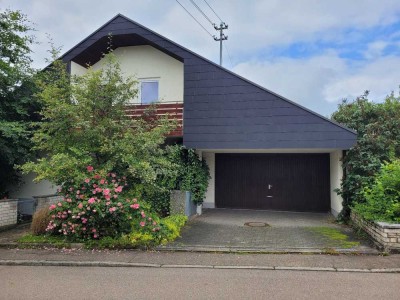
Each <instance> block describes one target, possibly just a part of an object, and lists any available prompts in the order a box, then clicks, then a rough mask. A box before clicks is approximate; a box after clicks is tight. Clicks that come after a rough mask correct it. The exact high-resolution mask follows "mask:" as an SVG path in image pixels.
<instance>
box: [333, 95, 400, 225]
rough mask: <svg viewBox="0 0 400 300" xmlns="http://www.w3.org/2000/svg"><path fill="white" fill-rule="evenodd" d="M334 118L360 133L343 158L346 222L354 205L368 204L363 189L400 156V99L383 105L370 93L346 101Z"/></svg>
mask: <svg viewBox="0 0 400 300" xmlns="http://www.w3.org/2000/svg"><path fill="white" fill-rule="evenodd" d="M332 118H333V119H334V120H335V121H337V122H339V123H342V124H344V125H346V126H348V127H349V128H352V129H354V130H356V131H357V133H358V135H357V143H356V145H355V146H354V147H353V148H351V149H350V150H349V151H348V152H347V153H346V156H345V157H344V159H343V168H344V170H345V173H346V175H345V177H344V179H343V181H342V185H341V188H340V190H339V191H338V193H339V194H340V195H342V197H343V206H344V208H343V211H342V215H341V217H342V218H343V219H347V218H348V216H349V214H350V209H351V207H352V206H353V204H354V203H362V202H364V201H365V199H364V193H363V190H364V188H365V187H366V186H369V185H371V184H372V183H373V182H374V176H375V174H377V172H379V170H380V168H381V165H382V163H383V162H386V161H389V160H391V159H392V158H393V157H400V97H398V96H397V97H396V96H395V95H394V94H393V93H392V94H390V95H389V96H388V97H387V98H386V99H385V101H384V102H383V103H374V102H371V101H370V100H369V99H368V92H366V93H365V94H364V95H363V96H361V97H358V98H357V99H356V100H355V101H353V102H348V101H343V102H342V103H341V104H340V105H339V108H338V110H337V111H336V112H335V113H334V114H333V115H332Z"/></svg>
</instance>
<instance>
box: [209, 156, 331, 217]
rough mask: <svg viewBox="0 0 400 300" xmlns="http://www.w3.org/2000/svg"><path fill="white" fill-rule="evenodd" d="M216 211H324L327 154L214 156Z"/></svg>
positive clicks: (326, 206)
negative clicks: (231, 209) (246, 209)
mask: <svg viewBox="0 0 400 300" xmlns="http://www.w3.org/2000/svg"><path fill="white" fill-rule="evenodd" d="M215 159H216V162H215V163H216V166H215V201H216V203H215V204H216V207H218V208H250V209H271V210H288V211H314V212H326V211H329V207H330V182H329V154H218V153H217V154H216V155H215Z"/></svg>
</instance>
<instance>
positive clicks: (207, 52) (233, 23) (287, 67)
mask: <svg viewBox="0 0 400 300" xmlns="http://www.w3.org/2000/svg"><path fill="white" fill-rule="evenodd" d="M179 2H180V3H181V4H182V5H183V6H184V7H186V9H187V10H189V11H190V12H191V13H192V15H193V16H194V17H195V18H196V19H197V20H198V21H199V22H200V23H201V24H202V25H203V26H204V27H205V28H206V30H207V31H208V32H209V33H211V35H214V34H217V32H216V31H215V30H214V28H213V26H212V25H211V23H209V21H208V20H207V19H206V18H205V17H204V16H203V15H202V14H201V13H200V12H199V11H198V10H197V9H196V7H195V6H194V5H193V4H192V3H191V0H179ZM193 2H195V3H196V4H197V5H198V6H199V7H200V8H201V9H202V11H203V12H204V13H205V14H206V15H207V16H208V18H209V19H210V20H211V22H213V23H217V24H218V23H219V22H220V19H219V18H218V17H220V18H221V19H222V20H223V21H224V22H225V23H226V24H228V25H229V28H228V30H226V31H225V34H226V35H228V40H227V41H226V42H224V52H223V61H224V63H223V65H224V67H225V68H227V69H229V70H231V71H233V72H235V73H237V74H239V75H241V76H244V77H246V78H248V79H250V80H252V81H254V82H256V83H258V84H260V85H262V86H264V87H265V88H267V89H269V90H272V91H274V92H276V93H278V94H280V95H282V96H284V97H286V98H289V99H290V100H292V101H295V102H297V103H299V104H300V105H303V106H305V107H307V108H309V109H312V110H314V111H316V112H318V113H320V114H322V115H324V116H329V115H330V114H331V113H332V112H334V111H335V110H336V108H337V105H338V103H340V102H341V100H342V99H345V98H346V99H349V100H352V99H355V98H356V97H357V96H360V95H362V94H363V93H364V91H365V90H369V91H370V97H369V98H370V99H371V100H373V101H377V102H380V101H383V100H384V98H385V97H386V95H388V94H390V93H391V92H392V91H394V92H395V93H396V94H397V93H398V91H399V85H400V1H399V0H351V1H349V0H335V1H331V0H286V1H282V0H218V1H217V0H207V3H208V4H210V6H211V7H212V8H213V9H214V11H215V12H216V14H217V15H216V14H214V13H213V11H212V10H210V8H209V7H208V6H207V3H206V2H205V1H204V0H193ZM6 8H10V9H19V10H21V11H22V12H23V13H25V14H26V15H27V16H28V18H29V19H30V20H31V21H32V22H33V23H34V27H35V28H36V32H35V35H36V36H37V40H38V42H39V43H38V44H37V45H35V46H34V48H33V50H34V53H33V55H32V57H33V59H34V66H35V67H38V68H41V67H44V66H45V65H46V63H45V58H46V57H49V53H48V50H49V48H50V46H49V43H48V41H49V40H48V36H50V37H51V38H52V40H53V42H54V44H55V45H56V46H61V47H62V51H61V52H66V51H67V50H69V49H70V48H72V47H73V46H75V45H76V44H77V43H79V42H80V41H81V40H83V39H84V38H85V37H87V36H88V35H90V34H91V33H92V32H93V31H95V30H96V29H97V28H99V27H100V26H102V25H103V24H104V23H106V22H107V21H108V20H109V19H111V18H112V17H114V16H115V15H116V14H118V13H121V14H123V15H125V16H127V17H129V18H131V19H133V20H134V21H136V22H138V23H141V24H142V25H144V26H146V27H148V28H150V29H152V30H154V31H156V32H158V33H160V34H161V35H164V36H165V37H167V38H169V39H171V40H173V41H175V42H177V43H178V44H180V45H182V46H184V47H186V48H188V49H190V50H192V51H194V52H196V53H198V54H200V55H201V56H203V57H205V58H208V59H210V60H212V61H214V62H216V63H218V62H219V43H218V42H216V41H214V40H213V38H212V37H211V36H210V35H209V33H207V32H206V31H205V30H204V29H203V28H202V27H200V26H199V25H198V24H197V23H196V22H195V21H194V20H193V19H192V17H190V16H189V14H188V13H187V12H185V10H184V9H183V8H182V7H181V6H180V5H179V4H178V3H177V1H176V0H113V1H109V0H107V1H104V0H18V1H16V0H0V9H1V10H4V9H6Z"/></svg>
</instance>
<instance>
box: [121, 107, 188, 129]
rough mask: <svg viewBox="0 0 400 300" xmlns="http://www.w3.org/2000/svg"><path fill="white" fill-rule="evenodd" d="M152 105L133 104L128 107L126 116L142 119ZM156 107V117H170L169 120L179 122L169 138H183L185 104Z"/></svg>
mask: <svg viewBox="0 0 400 300" xmlns="http://www.w3.org/2000/svg"><path fill="white" fill-rule="evenodd" d="M150 106H151V105H148V104H132V105H128V106H127V107H126V114H127V116H129V117H131V118H137V117H141V116H142V115H143V113H144V112H145V111H146V109H148V108H149V107H150ZM153 106H154V107H155V112H154V114H155V116H156V117H163V116H166V115H168V119H171V120H177V124H178V125H177V127H176V128H175V129H174V130H173V131H171V132H170V133H169V134H168V137H182V136H183V103H182V102H158V103H156V104H154V105H153Z"/></svg>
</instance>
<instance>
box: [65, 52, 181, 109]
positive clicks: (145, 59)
mask: <svg viewBox="0 0 400 300" xmlns="http://www.w3.org/2000/svg"><path fill="white" fill-rule="evenodd" d="M114 54H115V56H116V57H117V59H118V61H119V63H120V64H121V71H122V72H123V74H124V75H125V76H126V77H128V76H133V77H134V78H135V79H137V80H158V84H159V101H160V102H183V63H182V62H180V61H178V60H176V59H174V58H172V57H171V56H169V55H167V54H165V53H164V52H161V51H159V50H157V49H156V48H154V47H151V46H130V47H121V48H117V49H115V50H114ZM103 63H104V60H100V61H98V62H97V63H96V64H94V65H93V66H92V67H93V69H94V70H98V69H99V68H101V67H102V65H103ZM86 71H87V70H86V69H85V68H83V67H82V66H80V65H77V64H76V63H73V62H72V64H71V74H73V75H82V74H84V72H86ZM134 102H136V103H139V99H135V100H134Z"/></svg>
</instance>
